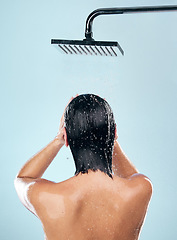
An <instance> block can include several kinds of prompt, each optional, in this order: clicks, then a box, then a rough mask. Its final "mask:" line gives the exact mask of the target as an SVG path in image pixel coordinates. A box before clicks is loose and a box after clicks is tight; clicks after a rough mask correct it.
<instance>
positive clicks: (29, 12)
mask: <svg viewBox="0 0 177 240" xmlns="http://www.w3.org/2000/svg"><path fill="white" fill-rule="evenodd" d="M165 4H172V5H177V1H176V0H175V1H171V0H168V1H165V0H164V1H162V0H148V1H147V0H146V1H144V0H119V1H118V0H102V1H101V0H98V1H95V0H90V1H81V0H75V1H59V0H58V1H57V0H50V1H49V0H43V1H42V0H31V1H27V0H1V1H0V29H1V30H0V36H1V37H0V66H1V71H0V79H1V87H0V98H1V118H0V120H1V126H0V127H1V129H0V137H1V151H0V159H1V168H0V169H1V174H0V176H1V181H0V187H1V198H0V200H1V204H0V206H1V219H0V239H2V240H10V239H18V240H22V239H25V240H31V239H43V238H44V234H43V230H42V226H41V223H40V221H39V220H38V219H37V218H36V217H35V216H34V215H33V214H31V213H30V212H29V211H27V210H26V209H25V208H24V207H23V206H22V204H21V203H20V201H19V199H18V197H17V194H16V192H15V189H14V185H13V181H14V178H15V175H16V174H17V172H18V171H19V169H20V168H21V167H22V165H23V164H24V163H25V162H26V161H27V160H28V159H29V158H30V157H31V156H32V155H33V154H35V153H36V152H38V151H39V150H40V149H41V148H43V147H44V146H45V145H46V144H48V143H49V142H50V141H51V140H52V139H53V138H54V137H55V136H56V134H57V131H58V126H59V121H60V117H61V115H62V113H63V110H64V107H65V105H66V104H67V102H68V100H69V99H70V97H71V96H74V95H76V94H77V93H78V94H81V93H94V94H98V95H100V96H101V97H104V98H106V99H107V101H108V102H109V103H110V105H111V106H112V109H113V111H114V113H115V118H116V122H117V126H118V134H119V142H120V144H121V146H122V148H123V149H124V151H125V152H126V154H127V155H128V156H129V158H130V159H131V160H132V162H133V163H134V164H135V166H136V167H137V168H138V169H139V171H140V172H141V173H144V174H146V175H147V176H148V177H149V178H150V179H151V180H152V182H153V186H154V193H153V197H152V200H151V203H150V206H149V211H148V214H147V217H146V220H145V224H144V227H143V229H142V232H141V236H140V239H141V240H149V239H160V240H166V239H170V240H175V239H176V236H177V228H176V221H177V206H176V198H177V190H176V183H177V181H176V170H177V152H176V147H177V144H176V137H177V125H176V119H177V106H176V103H177V31H176V23H177V12H171V13H169V12H168V13H167V12H165V13H146V14H130V15H128V14H127V15H126V14H125V15H114V16H100V17H98V18H96V19H95V21H94V25H93V32H94V38H95V40H115V41H118V42H119V44H120V45H121V46H122V48H123V49H124V51H125V56H124V57H120V58H111V57H82V56H71V55H70V56H65V55H63V54H60V53H59V52H58V51H57V50H56V49H55V48H54V47H53V46H52V45H51V44H50V39H51V38H61V39H83V38H84V31H85V20H86V18H87V16H88V15H89V13H90V12H91V11H93V10H94V9H97V8H100V7H119V6H120V7H121V6H122V7H124V6H132V7H133V6H147V5H165ZM74 171H75V168H74V163H73V160H72V156H71V154H70V152H69V149H67V148H63V149H62V150H61V152H60V153H59V154H58V156H57V157H56V159H55V160H54V161H53V163H52V164H51V166H50V167H49V168H48V169H47V171H46V173H45V174H44V176H43V177H44V178H47V179H49V180H53V181H62V180H65V179H67V178H69V177H70V176H73V174H74Z"/></svg>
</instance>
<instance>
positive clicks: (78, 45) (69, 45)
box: [51, 38, 124, 57]
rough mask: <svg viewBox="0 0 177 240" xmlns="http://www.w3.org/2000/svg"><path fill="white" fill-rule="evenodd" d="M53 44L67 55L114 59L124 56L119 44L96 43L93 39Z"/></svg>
mask: <svg viewBox="0 0 177 240" xmlns="http://www.w3.org/2000/svg"><path fill="white" fill-rule="evenodd" d="M51 44H54V45H55V46H56V47H57V49H59V50H60V51H61V52H63V53H65V54H77V55H92V56H112V57H117V56H119V55H124V51H123V50H122V48H121V47H120V45H119V44H118V42H105V41H95V40H93V39H92V38H91V39H84V40H61V39H52V40H51Z"/></svg>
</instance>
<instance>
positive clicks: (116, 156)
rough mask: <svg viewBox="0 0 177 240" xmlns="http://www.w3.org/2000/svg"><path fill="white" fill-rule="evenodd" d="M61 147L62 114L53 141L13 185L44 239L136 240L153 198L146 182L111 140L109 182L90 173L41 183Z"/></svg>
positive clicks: (63, 138) (63, 139) (64, 140)
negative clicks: (42, 231) (111, 153)
mask: <svg viewBox="0 0 177 240" xmlns="http://www.w3.org/2000/svg"><path fill="white" fill-rule="evenodd" d="M72 99H73V98H72ZM72 99H71V100H72ZM115 139H117V132H116V131H115ZM64 144H65V145H66V146H68V141H67V134H66V129H65V127H64V115H63V116H62V118H61V121H60V127H59V132H58V134H57V137H56V138H55V139H54V140H53V141H51V142H50V143H49V144H48V145H47V146H46V147H45V148H43V149H42V150H41V151H40V152H38V153H37V154H36V155H34V156H33V157H32V158H31V159H29V160H28V161H27V162H26V163H25V165H24V166H23V167H22V168H21V170H20V171H19V173H18V174H17V176H16V178H15V182H14V183H15V188H16V191H17V194H18V196H19V198H20V200H21V202H22V203H23V204H24V206H25V207H26V208H27V209H28V210H29V211H31V212H32V213H34V214H35V215H36V216H37V217H38V218H39V219H40V220H41V222H42V225H43V229H44V232H45V237H46V240H137V239H138V236H139V233H140V230H141V227H142V224H143V221H144V217H145V214H146V211H147V207H148V204H149V201H150V198H151V195H152V185H151V182H150V180H149V179H148V178H147V177H146V176H144V175H142V174H139V172H138V170H137V169H136V167H135V166H134V165H133V164H132V163H131V161H130V160H129V159H128V158H127V156H126V155H125V153H124V152H123V150H122V149H121V147H120V145H119V143H118V141H116V140H115V141H114V151H113V156H112V162H113V171H114V175H113V179H111V178H110V177H109V176H108V175H106V174H105V173H103V172H101V171H96V172H93V171H91V170H89V171H88V174H87V173H86V174H81V173H80V174H79V175H78V176H74V177H72V178H70V179H68V180H66V181H64V182H60V183H54V182H51V181H48V180H45V179H42V178H41V177H42V175H43V174H44V172H45V171H46V169H47V168H48V167H49V165H50V164H51V162H52V161H53V160H54V158H55V156H56V155H57V154H58V152H59V151H60V149H61V148H62V147H63V145H64Z"/></svg>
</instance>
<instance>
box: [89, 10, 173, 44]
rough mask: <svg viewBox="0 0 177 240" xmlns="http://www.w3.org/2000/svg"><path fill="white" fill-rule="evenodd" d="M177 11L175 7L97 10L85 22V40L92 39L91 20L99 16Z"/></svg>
mask: <svg viewBox="0 0 177 240" xmlns="http://www.w3.org/2000/svg"><path fill="white" fill-rule="evenodd" d="M165 11H177V5H176V6H175V5H171V6H152V7H124V8H99V9H96V10H94V11H93V12H91V13H90V14H89V16H88V17H87V20H86V28H85V37H86V39H85V40H94V39H93V32H92V26H93V20H94V19H95V18H96V17H98V16H100V15H112V14H124V13H146V12H165Z"/></svg>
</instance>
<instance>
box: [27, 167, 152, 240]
mask: <svg viewBox="0 0 177 240" xmlns="http://www.w3.org/2000/svg"><path fill="white" fill-rule="evenodd" d="M30 192H31V194H30ZM151 194H152V186H151V183H150V181H149V180H148V179H147V178H146V177H145V176H144V175H141V174H134V175H133V176H131V177H130V178H120V177H117V176H114V177H113V179H111V178H110V177H109V176H107V175H106V174H105V173H103V172H100V171H97V172H93V171H91V170H89V173H88V174H79V175H78V176H74V177H72V178H70V179H68V180H66V181H64V182H61V183H53V182H50V181H47V180H42V181H41V180H40V183H38V184H33V185H31V186H30V188H29V196H30V199H29V200H30V202H31V204H32V205H33V207H34V209H35V212H34V213H35V214H36V215H37V216H38V217H39V219H40V220H41V222H42V225H43V229H44V232H45V235H46V239H47V240H78V239H79V240H81V239H84V240H87V239H88V240H93V239H95V240H104V239H105V240H108V239H109V240H114V239H115V240H118V239H119V240H136V239H138V236H139V233H140V229H141V226H142V223H143V220H144V217H145V214H146V210H147V206H148V203H149V200H150V197H151Z"/></svg>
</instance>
